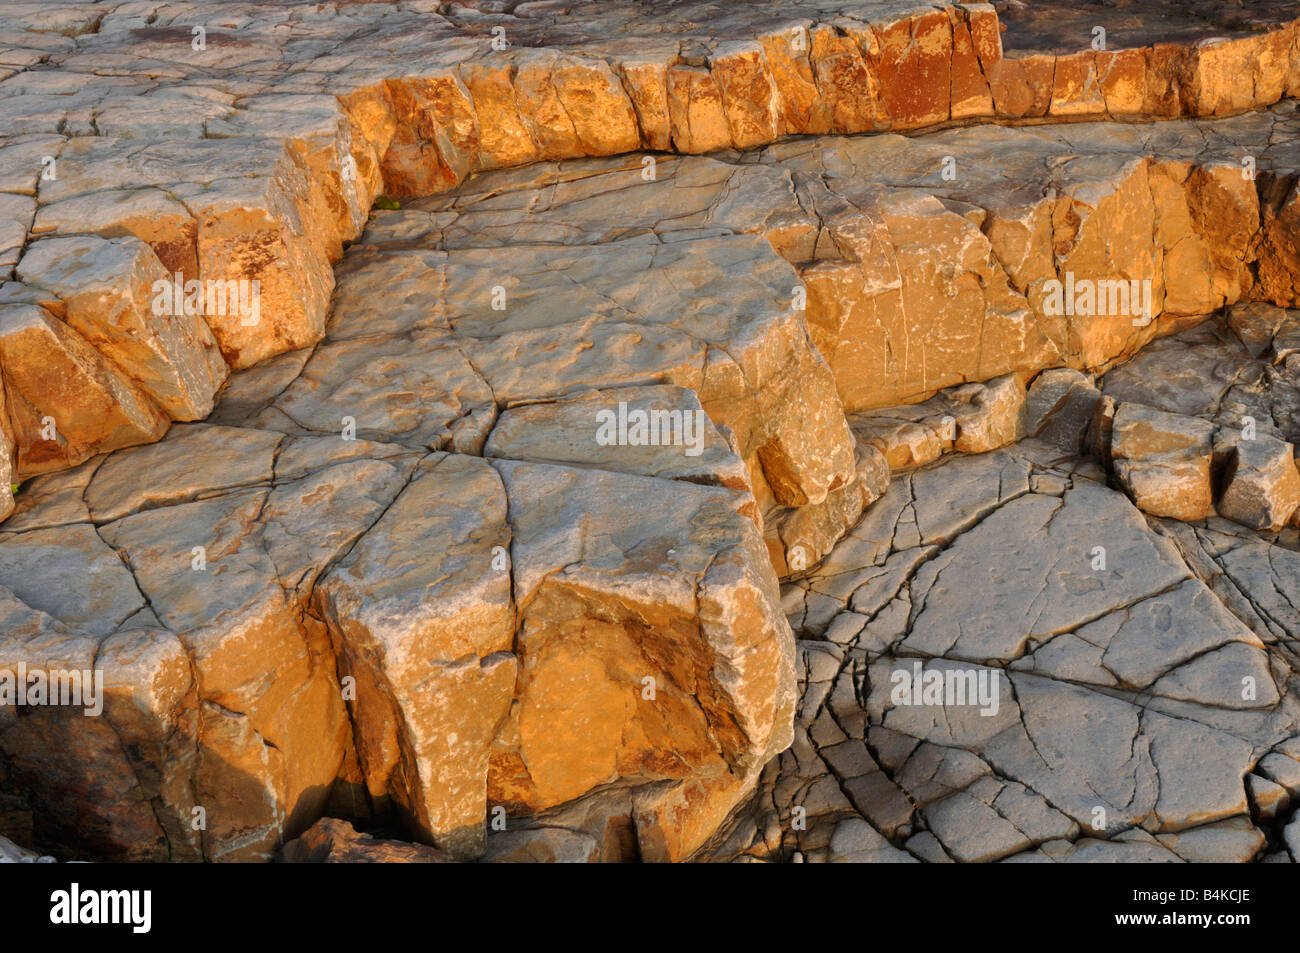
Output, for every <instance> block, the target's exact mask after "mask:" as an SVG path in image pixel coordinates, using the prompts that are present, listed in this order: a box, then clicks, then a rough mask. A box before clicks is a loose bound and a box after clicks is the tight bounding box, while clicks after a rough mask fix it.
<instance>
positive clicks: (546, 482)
mask: <svg viewBox="0 0 1300 953" xmlns="http://www.w3.org/2000/svg"><path fill="white" fill-rule="evenodd" d="M496 466H497V468H498V470H499V471H500V472H501V475H502V479H503V480H504V482H505V486H506V492H507V495H508V496H509V498H510V500H511V514H510V520H511V530H512V542H511V553H512V565H513V571H514V592H515V598H516V600H517V602H518V606H519V610H518V611H519V615H520V626H521V628H520V632H519V634H518V636H517V637H516V647H517V651H518V652H519V656H520V675H519V686H518V688H517V689H516V694H517V698H516V701H515V702H514V703H513V704H512V706H511V713H510V717H509V719H508V721H507V723H506V724H505V726H504V727H503V729H502V731H501V732H500V734H499V736H498V741H497V744H496V747H495V750H494V752H493V757H492V772H491V776H490V778H489V789H488V794H489V798H490V800H492V801H493V802H497V803H505V804H507V805H508V806H511V805H513V806H516V809H518V808H530V809H538V808H542V807H547V806H551V805H554V804H559V803H561V802H563V801H566V800H569V799H571V798H573V797H576V796H577V795H579V794H582V793H584V792H585V791H586V790H588V789H590V788H591V787H594V786H595V785H598V784H604V783H608V782H610V781H613V780H615V779H617V778H619V777H620V776H640V777H643V778H645V779H682V780H685V779H693V778H695V777H702V778H704V779H706V780H710V781H715V782H726V781H728V775H731V776H734V777H733V778H732V779H731V783H732V784H733V785H734V781H735V779H737V778H738V779H742V780H743V779H746V778H747V776H748V775H749V774H750V773H751V772H754V771H757V769H759V768H761V766H762V764H763V763H765V762H766V760H767V759H768V758H770V757H771V755H772V754H775V753H776V752H777V751H779V750H781V749H782V748H783V747H784V746H785V745H786V744H787V743H788V737H789V736H788V733H787V732H788V730H789V729H788V727H787V726H788V724H789V721H788V719H789V717H790V715H789V713H790V712H791V710H792V707H793V704H794V698H793V691H794V685H793V672H792V666H791V659H790V651H791V647H790V642H789V635H788V634H787V633H788V628H787V627H786V623H785V620H784V617H783V616H781V615H780V614H779V611H778V610H777V606H776V604H775V599H774V595H775V588H774V579H773V577H772V576H771V570H770V568H768V566H767V560H766V554H765V552H764V549H763V547H762V543H761V541H760V539H759V535H758V530H757V528H756V527H755V526H754V524H753V523H752V521H750V520H749V519H747V518H745V517H744V516H742V515H740V513H739V512H738V510H739V508H740V506H741V505H742V504H743V498H742V497H737V496H736V495H735V494H733V493H731V492H730V491H727V490H722V489H713V488H706V487H698V488H697V487H693V486H692V485H690V484H681V483H676V482H672V483H670V482H666V481H650V480H646V479H644V478H639V477H632V476H622V475H616V474H610V473H605V472H601V471H585V470H568V469H562V468H557V467H548V466H542V465H537V464H525V463H514V462H505V461H503V462H501V463H498V464H496ZM624 494H635V495H637V496H638V498H639V500H640V502H641V506H640V508H639V511H638V512H637V513H636V514H635V515H634V514H631V513H628V512H627V511H626V510H622V509H615V508H614V507H615V506H616V501H617V500H619V499H620V498H621V497H622V496H623V495H624ZM579 500H581V501H583V502H582V503H581V504H579V503H578V502H577V501H579ZM579 505H581V507H582V510H581V511H577V510H575V507H577V506H579ZM579 512H581V513H582V514H583V515H582V516H581V517H579V516H578V513H579ZM587 514H590V515H587ZM588 521H590V523H591V525H592V526H593V527H600V530H599V533H598V534H597V535H594V536H593V535H589V534H588V532H587V530H586V529H585V527H586V525H587V524H588ZM653 540H659V542H652V541H653ZM769 592H770V593H772V595H771V596H768V595H766V593H769ZM575 639H577V641H576V642H575V641H574V640H575ZM645 640H650V641H649V642H646V641H645ZM638 646H643V647H638ZM575 679H578V680H582V681H583V682H584V683H587V684H589V687H588V688H587V689H586V690H585V691H584V693H583V695H582V697H581V698H580V699H578V700H577V701H576V702H575V700H574V698H573V697H572V695H571V693H570V690H569V689H568V688H566V686H569V685H572V684H573V683H574V680H575ZM647 679H648V680H649V681H647ZM688 699H689V700H690V703H689V704H687V700H688ZM560 711H563V712H564V713H565V714H564V715H563V716H562V717H561V716H560V715H559V712H560ZM724 787H725V785H724ZM736 794H737V792H734V791H733V792H732V794H731V797H732V803H734V798H735V797H736ZM710 832H711V831H707V830H706V831H704V832H702V834H703V836H707V834H708V833H710ZM700 839H702V837H701V838H700ZM693 846H694V845H689V844H688V845H686V846H684V847H682V848H680V849H679V850H676V851H674V854H677V855H680V854H684V853H689V852H690V850H691V849H693Z"/></svg>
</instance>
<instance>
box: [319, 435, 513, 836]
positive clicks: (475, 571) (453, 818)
mask: <svg viewBox="0 0 1300 953" xmlns="http://www.w3.org/2000/svg"><path fill="white" fill-rule="evenodd" d="M505 510H506V496H505V491H504V489H503V487H502V484H501V481H500V479H499V478H498V477H497V475H496V473H495V471H494V470H493V469H492V467H490V466H488V465H487V464H486V463H484V462H482V461H477V460H472V459H469V458H465V457H460V456H443V457H441V458H439V459H435V460H434V461H432V462H431V464H430V465H428V466H426V467H425V468H424V470H423V472H421V473H420V474H419V475H418V476H417V477H416V478H415V479H414V480H413V481H412V482H411V484H410V485H409V486H408V487H407V488H406V489H405V490H404V491H403V492H402V493H401V495H400V496H398V497H397V499H396V501H395V502H394V503H393V504H392V505H391V506H390V507H389V508H388V509H387V511H386V512H385V513H384V515H383V518H382V519H381V520H380V521H379V522H378V523H377V524H376V525H375V527H374V528H373V529H371V530H370V532H368V533H367V534H366V536H365V537H364V539H362V540H361V542H360V543H358V544H357V546H355V547H354V548H353V549H352V551H351V552H350V553H348V555H347V557H346V558H345V559H344V560H343V561H342V562H341V563H340V564H339V566H338V567H337V568H336V569H335V570H334V571H333V572H332V573H331V574H330V575H329V577H328V578H327V579H326V580H325V581H324V582H323V583H322V585H321V587H320V590H319V595H318V598H319V600H320V604H321V613H322V616H323V618H325V619H326V621H327V622H328V624H329V626H330V629H331V636H332V637H333V639H334V640H335V643H336V651H337V652H338V654H339V658H340V665H339V669H340V672H341V674H342V675H343V676H344V677H347V676H351V678H352V679H353V680H354V683H355V685H356V693H355V698H354V699H352V700H351V701H352V711H353V720H354V723H355V724H356V732H355V734H356V738H357V747H358V754H359V755H360V758H361V765H362V768H363V771H364V773H365V780H366V787H367V789H368V790H369V792H370V794H371V795H372V796H373V797H381V796H389V797H392V798H393V799H394V800H395V801H396V802H397V803H398V804H399V805H401V807H402V808H403V810H404V812H405V814H406V816H407V818H408V820H409V822H410V823H412V824H413V825H414V828H415V830H416V832H417V833H418V834H420V835H421V837H422V838H428V839H431V840H432V841H433V842H434V843H435V844H437V845H438V846H439V847H440V848H442V849H444V850H447V851H448V852H450V853H451V854H452V855H453V856H456V857H458V858H462V859H463V858H472V857H475V856H477V855H479V854H481V853H482V851H483V843H484V841H483V838H484V822H485V817H486V813H487V778H488V754H489V749H490V747H491V744H492V740H493V738H494V737H495V735H496V733H497V731H498V727H499V725H500V724H501V722H502V720H503V719H504V718H505V716H506V713H507V711H508V710H509V706H510V700H511V698H512V696H513V693H514V688H515V667H516V663H515V659H514V658H513V657H512V656H511V655H510V654H509V653H510V651H511V648H512V645H513V639H514V628H515V621H514V620H515V615H514V613H515V610H514V605H513V603H512V599H511V571H510V563H509V558H508V555H507V550H506V545H509V544H510V535H509V531H508V529H507V527H506V521H505ZM422 514H429V515H428V516H427V517H425V518H423V519H421V518H420V517H421V515H422ZM430 518H431V519H432V520H434V521H436V522H434V523H433V524H432V525H431V524H430V522H429V520H430ZM429 539H436V540H437V541H438V546H437V551H438V552H439V553H440V554H441V558H440V560H439V561H437V562H431V561H430V560H429V559H428V558H427V555H426V553H425V550H424V549H423V545H424V544H423V542H422V541H424V540H429Z"/></svg>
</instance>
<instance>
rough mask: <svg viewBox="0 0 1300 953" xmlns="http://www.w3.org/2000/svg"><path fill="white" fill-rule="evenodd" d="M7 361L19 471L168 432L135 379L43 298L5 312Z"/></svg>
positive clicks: (1, 335) (2, 346)
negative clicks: (47, 306)
mask: <svg viewBox="0 0 1300 953" xmlns="http://www.w3.org/2000/svg"><path fill="white" fill-rule="evenodd" d="M0 361H3V363H4V376H5V398H6V404H7V409H8V411H9V419H10V421H11V422H12V426H13V430H14V443H15V445H16V446H15V461H16V466H15V471H16V474H17V476H18V477H19V478H23V477H27V476H31V475H34V474H37V473H45V472H49V471H50V470H61V469H65V468H67V467H69V466H71V465H74V464H76V463H80V462H81V461H82V460H85V459H86V458H87V457H89V456H90V455H91V454H92V453H102V452H105V451H108V450H114V449H117V448H119V447H129V446H132V445H134V444H139V443H151V442H153V441H154V440H157V439H158V438H159V437H161V436H162V435H163V434H164V433H166V431H167V424H168V421H167V418H166V416H165V415H164V414H163V413H162V412H161V411H160V410H159V409H158V408H157V407H156V406H155V405H154V404H153V402H152V401H150V400H149V398H148V397H147V396H146V395H145V394H144V393H143V392H142V391H141V390H140V389H139V388H138V387H137V386H136V385H135V384H134V383H132V382H131V381H130V380H129V379H128V378H127V377H126V376H125V375H123V374H122V373H121V372H120V371H118V370H117V369H116V368H115V367H113V366H111V365H110V364H108V363H107V362H106V361H105V360H104V359H103V358H101V357H100V356H99V354H98V353H96V352H95V350H94V349H93V348H92V347H91V346H90V345H89V344H87V343H86V342H85V340H84V339H83V338H82V337H81V336H80V335H78V334H77V333H76V332H75V331H73V330H72V329H71V328H69V327H67V326H66V325H64V324H63V323H62V322H61V321H59V320H57V319H56V318H54V317H53V316H52V315H51V314H50V313H49V312H48V311H46V310H45V309H44V308H41V307H40V306H39V305H34V304H33V305H12V306H8V307H5V308H4V309H3V311H2V312H0Z"/></svg>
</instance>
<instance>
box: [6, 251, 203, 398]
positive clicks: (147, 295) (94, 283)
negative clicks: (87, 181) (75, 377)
mask: <svg viewBox="0 0 1300 953" xmlns="http://www.w3.org/2000/svg"><path fill="white" fill-rule="evenodd" d="M19 275H20V277H21V278H22V279H23V280H24V281H25V282H27V283H28V284H31V285H34V286H37V287H41V288H45V289H48V290H49V291H50V292H52V293H53V295H54V296H55V297H54V298H53V299H52V300H50V301H49V302H48V303H45V304H46V307H47V308H48V309H49V310H51V311H57V313H58V314H59V315H60V316H61V317H62V318H63V319H64V321H66V322H67V324H68V326H69V327H71V328H73V329H74V330H76V331H77V332H78V333H80V334H81V336H82V337H83V338H84V339H85V341H86V342H87V343H88V344H90V345H91V346H92V347H93V348H95V349H96V350H97V351H98V352H99V353H100V354H101V355H103V356H104V357H106V358H107V359H108V360H109V361H111V362H112V363H113V364H114V365H116V367H117V368H118V369H119V370H120V371H121V372H122V373H124V374H125V375H127V377H129V378H130V379H131V380H132V381H133V382H134V383H135V384H136V385H137V386H138V387H139V388H140V389H141V390H142V391H144V393H146V394H147V395H148V396H149V397H150V398H151V399H152V400H153V402H154V403H155V404H156V405H157V406H158V407H159V409H161V410H162V411H163V412H164V413H166V414H167V415H168V416H169V417H171V418H172V419H173V420H197V419H199V418H202V417H205V416H207V414H208V412H209V411H210V410H211V409H212V404H213V397H214V395H215V394H216V392H217V390H218V388H220V386H221V384H222V383H223V382H224V381H225V379H226V375H227V374H228V370H227V368H226V365H225V363H224V362H223V361H222V360H221V354H220V352H219V351H218V350H217V346H216V341H215V340H214V339H213V337H212V332H210V331H209V330H208V327H207V325H206V324H204V323H203V319H202V318H201V317H199V316H198V315H197V314H190V313H188V309H186V308H185V307H183V306H181V307H179V308H178V307H177V306H176V303H175V302H173V297H174V296H173V295H172V294H171V291H172V278H171V276H170V275H169V274H168V273H167V272H166V271H164V270H163V268H162V266H161V264H160V263H159V261H158V259H157V257H156V256H155V255H154V254H153V252H152V251H151V250H150V249H149V248H148V246H146V245H145V244H144V243H143V242H141V241H139V240H138V239H135V238H134V237H130V238H111V239H101V238H93V237H89V236H85V237H78V238H49V239H46V240H45V241H42V242H37V243H36V244H35V245H34V246H32V248H31V249H29V250H28V252H27V254H26V255H24V256H23V260H22V262H21V264H20V266H19ZM160 287H161V288H162V289H165V292H164V294H163V295H160ZM164 296H165V302H164V300H163V298H164Z"/></svg>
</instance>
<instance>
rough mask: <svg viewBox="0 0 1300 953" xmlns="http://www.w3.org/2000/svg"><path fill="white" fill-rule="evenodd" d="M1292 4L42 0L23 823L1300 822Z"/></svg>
mask: <svg viewBox="0 0 1300 953" xmlns="http://www.w3.org/2000/svg"><path fill="white" fill-rule="evenodd" d="M1293 12H1294V11H1290V12H1288V11H1287V10H1286V9H1285V8H1284V7H1283V6H1281V5H1277V4H1273V3H1270V2H1266V0H1258V2H1246V3H1244V4H1242V5H1241V6H1238V7H1228V8H1225V7H1222V6H1221V5H1218V4H1201V3H1195V4H1192V5H1190V6H1189V5H1187V4H1177V3H1174V2H1172V0H1169V2H1163V0H1162V2H1159V3H1155V4H1151V3H1144V4H1137V3H1130V2H1128V0H1119V2H1118V3H1116V4H1111V5H1108V6H1106V7H1101V6H1089V5H1082V6H1081V5H1078V4H1073V5H1068V6H1067V5H1065V4H1060V3H1056V2H1049V0H1035V2H1033V3H1029V4H1026V3H1019V2H1007V3H1003V2H997V3H994V4H985V3H959V4H952V5H934V4H913V3H909V2H893V0H851V2H849V3H847V4H846V3H836V4H830V3H826V2H824V0H799V2H797V3H796V2H793V0H755V2H753V3H747V4H743V5H738V6H734V7H729V6H726V5H723V6H719V5H717V4H709V3H704V2H695V0H686V2H682V3H676V4H673V5H664V4H654V3H642V2H635V0H587V2H577V3H566V4H563V5H557V4H551V3H517V2H515V0H505V2H501V0H492V2H463V3H455V4H453V3H441V2H434V0H427V2H426V0H407V2H403V3H400V4H389V3H377V2H373V3H372V2H364V0H334V2H330V3H325V4H316V3H311V4H308V3H303V2H301V0H276V2H272V3H265V2H263V3H239V2H231V3H222V4H219V5H212V4H199V3H188V2H171V0H168V2H164V3H159V4H154V5H150V6H149V9H148V10H145V9H143V8H142V7H141V6H140V5H138V4H132V3H126V2H108V3H82V2H67V3H58V4H50V3H44V2H27V0H14V2H11V3H9V4H8V5H7V6H6V9H5V11H3V12H2V13H0V36H3V40H0V377H2V379H3V384H4V386H3V389H2V390H0V398H2V405H0V470H3V471H5V482H7V483H10V484H11V485H13V487H14V488H15V489H14V492H13V493H11V494H0V509H3V513H2V514H0V515H2V516H3V517H5V518H4V521H3V523H0V612H2V613H3V614H4V616H5V618H6V620H7V622H6V624H5V626H4V627H3V634H0V676H3V675H4V674H5V673H14V674H15V675H16V673H19V672H23V673H30V672H42V673H54V672H61V673H67V672H75V673H88V675H90V674H94V673H100V674H102V676H103V694H102V697H101V698H100V699H99V701H100V702H102V706H101V710H100V711H96V712H94V713H93V714H92V712H91V711H90V710H89V707H88V706H82V707H77V706H75V705H70V704H68V703H67V701H66V699H65V700H64V703H62V704H47V703H46V702H45V701H44V700H34V698H33V697H31V696H26V695H25V694H24V696H23V697H24V700H23V701H17V700H14V701H7V700H6V696H5V695H4V683H3V681H2V680H0V835H5V836H7V837H9V838H11V839H12V840H14V841H17V842H18V843H20V844H21V846H15V847H14V848H13V849H12V850H10V849H9V848H8V847H7V846H5V845H7V844H8V843H9V841H6V840H4V838H3V837H0V856H3V857H8V856H9V853H12V854H13V855H14V857H15V858H19V857H22V858H27V856H28V855H27V853H25V852H24V851H25V849H26V848H36V849H37V850H38V851H39V852H40V853H41V854H52V855H54V856H57V857H60V858H62V859H68V858H76V859H111V860H132V861H162V860H170V861H201V860H207V861H225V860H272V859H281V860H285V861H293V862H302V861H310V862H338V861H367V862H370V861H399V862H445V861H449V860H456V861H468V860H479V859H482V860H484V861H488V862H602V861H603V862H609V861H623V860H645V861H678V860H687V859H697V860H744V861H773V860H802V861H812V862H822V861H826V862H912V861H917V860H920V861H958V862H969V861H990V860H1000V859H1007V858H1010V859H1014V860H1016V861H1053V862H1061V861H1087V860H1112V859H1123V860H1130V859H1141V860H1158V859H1180V860H1187V861H1206V860H1251V859H1267V860H1271V861H1280V860H1292V859H1296V860H1300V852H1298V851H1300V827H1297V825H1300V819H1293V810H1292V801H1293V799H1294V798H1296V797H1297V796H1300V707H1297V702H1296V699H1295V695H1294V689H1295V688H1296V687H1297V685H1298V684H1300V683H1298V682H1297V673H1298V672H1300V656H1297V654H1296V652H1297V646H1296V639H1297V638H1300V614H1297V609H1296V606H1297V605H1300V598H1298V597H1300V590H1297V586H1300V561H1298V560H1300V555H1297V554H1298V553H1300V536H1297V531H1298V530H1297V527H1300V470H1298V469H1297V464H1296V450H1295V448H1296V446H1297V445H1300V423H1298V421H1300V414H1298V413H1297V410H1300V310H1295V309H1296V308H1297V307H1300V292H1297V290H1296V289H1297V278H1296V274H1297V266H1298V263H1300V259H1298V258H1297V247H1298V245H1300V211H1297V209H1298V208H1300V198H1297V186H1296V183H1297V182H1298V181H1300V146H1297V145H1296V143H1297V134H1298V133H1300V117H1298V116H1297V112H1296V108H1295V101H1294V100H1293V99H1292V98H1290V97H1295V96H1297V95H1298V94H1300V19H1294V18H1293V17H1292V14H1293ZM1094 24H1101V25H1102V26H1103V28H1104V29H1103V34H1102V35H1101V36H1100V37H1099V36H1098V34H1096V32H1095V31H1093V29H1092V28H1093V26H1094ZM24 677H25V675H24ZM10 684H11V685H12V684H13V676H11V679H10ZM78 687H79V689H80V687H81V685H80V683H79V684H78ZM25 691H26V688H24V693H25ZM954 691H957V692H959V693H960V698H959V699H958V698H957V697H956V696H954V694H953V693H954ZM936 693H937V694H936ZM16 698H17V696H16V695H15V699H16ZM83 708H85V709H86V710H85V711H84V712H83ZM1243 778H1244V779H1245V780H1244V781H1243ZM6 851H8V852H9V853H5V852H6ZM33 856H35V855H33Z"/></svg>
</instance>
